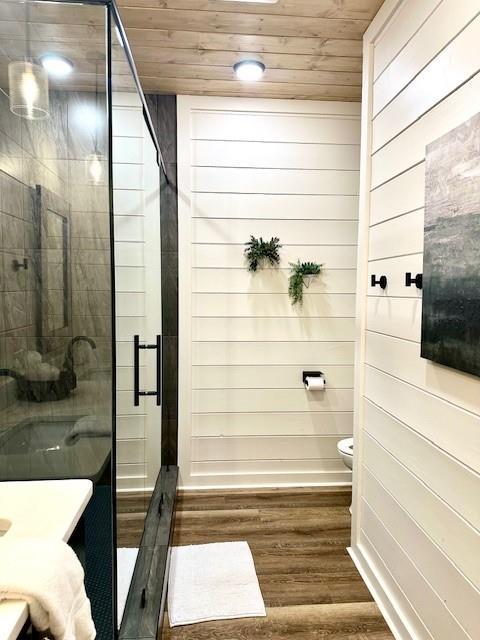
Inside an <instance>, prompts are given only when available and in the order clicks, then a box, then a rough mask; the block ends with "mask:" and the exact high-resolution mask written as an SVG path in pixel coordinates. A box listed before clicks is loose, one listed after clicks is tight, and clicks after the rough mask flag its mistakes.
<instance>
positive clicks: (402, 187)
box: [370, 162, 425, 225]
mask: <svg viewBox="0 0 480 640" xmlns="http://www.w3.org/2000/svg"><path fill="white" fill-rule="evenodd" d="M424 205H425V163H424V162H422V163H421V164H419V165H417V166H415V167H413V168H412V169H409V170H408V171H406V172H405V173H402V174H401V175H399V176H398V177H397V178H394V179H393V180H390V181H389V182H387V183H385V184H383V185H382V186H380V187H378V188H377V189H374V190H373V191H372V193H371V195H370V224H371V225H374V224H378V223H379V222H384V221H385V220H388V219H389V218H395V217H397V216H399V215H402V214H404V213H409V212H410V211H415V210H417V209H421V208H422V207H423V206H424Z"/></svg>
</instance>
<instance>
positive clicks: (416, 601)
mask: <svg viewBox="0 0 480 640" xmlns="http://www.w3.org/2000/svg"><path fill="white" fill-rule="evenodd" d="M362 516H363V520H362V521H363V523H364V524H363V527H362V528H363V530H364V532H365V534H366V535H367V536H368V538H369V540H370V541H371V542H372V544H373V545H374V546H375V548H376V549H377V551H378V553H379V554H380V556H381V557H382V558H388V561H389V570H390V572H391V573H392V575H393V577H394V578H395V580H396V581H397V583H398V584H399V586H400V588H402V589H403V590H405V589H406V588H408V587H409V596H410V597H409V599H410V602H411V603H412V604H413V606H414V607H415V608H416V609H417V610H419V611H421V612H422V619H423V620H424V621H425V623H426V625H427V627H428V629H429V630H430V631H431V633H432V636H433V637H434V638H438V640H441V639H442V638H444V639H445V640H447V638H458V640H470V638H469V636H468V635H467V634H466V632H465V630H464V629H463V628H462V626H461V625H460V624H459V622H458V621H457V620H456V619H455V618H454V616H452V614H451V613H450V611H449V610H448V608H447V607H446V606H445V603H444V602H442V600H441V599H440V597H439V596H438V594H437V593H436V592H435V590H434V589H433V588H432V585H431V584H430V583H429V582H428V580H426V579H425V578H424V577H423V575H422V574H421V573H420V571H419V570H418V569H417V567H416V566H415V565H414V563H413V562H412V560H411V558H410V557H409V556H408V555H407V554H406V553H405V551H404V550H403V549H402V547H401V546H400V545H399V544H398V542H397V540H396V539H395V538H394V537H393V535H392V534H390V533H389V532H388V530H387V529H386V527H385V525H384V523H383V522H381V520H380V519H379V518H378V517H377V516H376V514H375V513H374V512H373V511H372V510H371V509H370V507H369V506H368V504H366V503H365V502H363V504H362Z"/></svg>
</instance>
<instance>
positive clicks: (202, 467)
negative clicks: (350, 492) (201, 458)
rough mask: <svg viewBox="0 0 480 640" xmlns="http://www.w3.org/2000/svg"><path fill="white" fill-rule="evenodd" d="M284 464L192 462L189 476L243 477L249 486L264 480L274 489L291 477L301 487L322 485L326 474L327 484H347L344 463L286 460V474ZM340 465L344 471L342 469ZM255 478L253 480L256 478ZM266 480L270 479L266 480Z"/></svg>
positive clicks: (337, 460) (218, 461) (234, 461)
mask: <svg viewBox="0 0 480 640" xmlns="http://www.w3.org/2000/svg"><path fill="white" fill-rule="evenodd" d="M285 462H286V461H285V460H213V461H206V462H192V475H194V476H196V475H204V476H213V477H217V476H222V477H224V478H231V477H232V476H236V475H244V476H246V478H247V479H248V480H250V482H252V483H253V482H255V481H256V483H258V484H260V483H261V481H262V480H263V482H265V478H266V477H267V478H268V479H269V481H270V482H273V483H275V485H276V486H279V485H281V484H282V483H285V480H290V482H292V480H291V478H292V477H293V476H297V474H301V475H300V477H298V476H297V477H296V478H295V480H294V481H293V482H295V481H297V482H298V481H301V480H302V478H303V479H304V482H303V483H302V484H303V485H304V486H308V485H310V484H315V483H319V482H324V481H325V479H323V478H322V477H321V475H322V474H328V476H329V477H328V481H329V482H332V484H336V483H337V482H338V483H343V482H349V481H350V479H351V472H350V471H349V469H347V468H346V467H345V465H344V464H343V462H342V461H341V460H339V459H334V458H318V459H313V460H298V459H295V460H288V472H285V466H286V465H285ZM342 465H343V467H342ZM255 476H256V477H255ZM269 476H272V477H270V478H269Z"/></svg>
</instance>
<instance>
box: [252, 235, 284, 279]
mask: <svg viewBox="0 0 480 640" xmlns="http://www.w3.org/2000/svg"><path fill="white" fill-rule="evenodd" d="M245 246H246V249H245V257H246V259H247V262H248V270H249V271H257V269H258V268H259V267H261V266H263V263H265V262H268V263H269V264H270V265H271V266H272V267H274V266H275V265H277V264H279V263H280V253H279V250H280V249H281V248H282V245H281V244H280V240H279V239H278V238H271V239H270V240H268V242H267V241H265V240H264V239H263V238H255V236H250V241H249V242H247V243H245Z"/></svg>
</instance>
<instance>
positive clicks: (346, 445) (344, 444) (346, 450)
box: [337, 438, 353, 458]
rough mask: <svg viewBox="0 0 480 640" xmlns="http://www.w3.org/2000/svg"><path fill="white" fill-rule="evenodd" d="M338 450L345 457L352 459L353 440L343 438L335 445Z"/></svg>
mask: <svg viewBox="0 0 480 640" xmlns="http://www.w3.org/2000/svg"><path fill="white" fill-rule="evenodd" d="M337 447H338V450H339V451H340V453H343V454H344V455H346V456H351V457H352V458H353V438H345V439H344V440H340V442H338V443H337Z"/></svg>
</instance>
